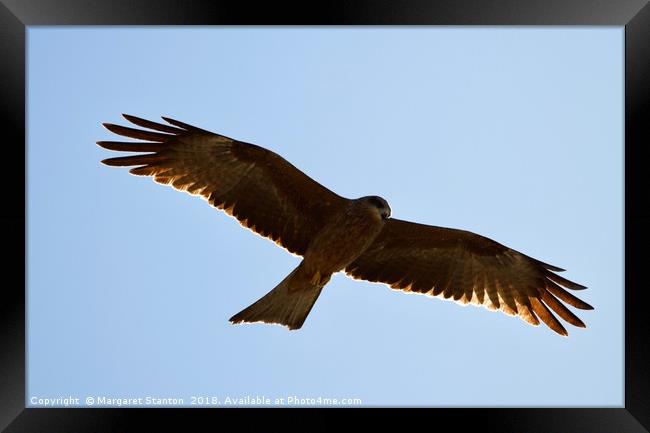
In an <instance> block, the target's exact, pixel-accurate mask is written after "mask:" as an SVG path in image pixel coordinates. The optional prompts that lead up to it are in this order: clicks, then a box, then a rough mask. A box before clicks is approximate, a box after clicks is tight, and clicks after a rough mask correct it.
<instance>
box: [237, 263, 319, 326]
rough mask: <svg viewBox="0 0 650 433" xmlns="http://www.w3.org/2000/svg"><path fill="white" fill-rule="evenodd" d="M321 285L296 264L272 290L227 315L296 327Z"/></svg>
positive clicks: (243, 319)
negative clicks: (311, 279)
mask: <svg viewBox="0 0 650 433" xmlns="http://www.w3.org/2000/svg"><path fill="white" fill-rule="evenodd" d="M322 289H323V284H315V283H314V282H312V281H310V279H309V278H308V277H307V276H306V275H305V273H304V272H303V271H302V267H301V266H298V267H297V268H296V269H294V270H293V272H291V273H290V274H289V275H288V276H287V277H286V278H285V279H284V280H282V282H281V283H280V284H278V285H277V286H276V287H275V288H274V289H273V290H271V291H270V292H269V293H267V294H266V295H264V296H263V297H262V298H260V299H259V300H258V301H257V302H255V303H254V304H252V305H250V306H249V307H247V308H245V309H243V310H242V311H240V312H239V313H237V314H235V315H234V316H232V317H231V318H230V321H231V322H232V323H242V322H245V323H255V322H263V323H276V324H279V325H283V326H286V327H288V328H289V329H292V330H293V329H300V328H301V327H302V324H303V323H304V322H305V319H306V318H307V315H309V312H310V311H311V309H312V307H313V306H314V303H315V302H316V299H318V296H319V295H320V292H321V290H322Z"/></svg>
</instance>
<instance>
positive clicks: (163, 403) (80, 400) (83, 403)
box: [27, 395, 362, 408]
mask: <svg viewBox="0 0 650 433" xmlns="http://www.w3.org/2000/svg"><path fill="white" fill-rule="evenodd" d="M361 404H362V402H361V399H360V398H353V397H341V396H338V397H332V396H327V397H325V396H311V397H309V396H299V395H284V396H273V397H269V396H265V395H225V396H216V395H191V396H187V397H160V396H154V395H147V396H137V397H135V396H129V397H126V396H120V397H116V396H106V395H85V396H74V395H68V396H52V397H47V396H37V395H34V396H30V397H29V399H28V401H27V406H28V407H58V408H62V407H224V406H267V407H268V406H359V405H361Z"/></svg>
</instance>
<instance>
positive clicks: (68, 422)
mask: <svg viewBox="0 0 650 433" xmlns="http://www.w3.org/2000/svg"><path fill="white" fill-rule="evenodd" d="M154 24H155V25H189V24H203V25H206V24H212V25H225V24H228V25H233V24H245V25H271V24H272V25H352V24H354V25H389V24H390V25H581V26H585V25H611V26H625V171H624V173H625V205H624V209H625V258H624V259H625V295H626V296H625V402H624V407H621V408H585V409H576V408H559V407H558V408H536V409H533V408H530V409H526V408H465V409H460V408H459V409H447V408H444V409H443V408H440V409H438V408H430V409H400V410H399V413H398V412H396V410H388V409H386V408H380V409H355V410H349V409H325V410H319V409H300V410H298V411H294V410H286V409H285V410H272V409H254V412H255V413H254V416H251V414H249V413H248V412H249V410H243V409H203V410H189V409H143V410H135V409H32V408H29V409H27V408H25V377H26V376H25V336H26V332H25V323H26V322H25V291H24V290H25V288H26V283H27V282H26V277H25V275H26V273H25V266H26V262H25V260H26V254H25V253H26V251H25V245H26V236H28V235H29V234H28V233H27V232H26V213H27V212H28V209H26V207H25V191H26V190H25V189H20V188H18V185H20V179H23V180H25V179H26V172H25V170H26V169H27V168H26V166H25V147H24V146H25V143H26V141H25V139H26V136H25V130H26V128H25V108H26V107H25V90H26V87H25V58H26V56H25V49H26V27H27V26H32V25H52V26H62V25H154ZM0 56H1V57H0V58H1V59H2V68H0V106H1V107H2V119H3V122H2V129H3V131H2V136H3V143H2V146H3V152H2V157H3V159H4V164H3V180H4V182H5V185H7V186H6V187H5V188H4V189H3V194H4V197H3V206H2V213H1V214H0V221H1V223H2V228H3V236H2V238H3V241H4V242H3V246H4V250H5V253H6V254H4V258H3V260H1V261H0V262H1V263H2V265H1V266H2V275H3V276H9V275H10V276H12V277H14V278H11V279H9V280H7V279H5V281H7V282H5V284H4V285H3V287H2V297H1V298H0V299H1V301H0V320H1V321H2V334H1V337H0V338H2V344H1V346H0V347H1V350H0V366H1V369H0V372H1V374H0V427H1V428H3V429H5V430H4V431H7V432H38V431H46V432H59V431H60V432H72V431H89V432H90V431H92V432H101V431H112V432H115V431H137V430H138V428H137V427H136V425H137V424H138V423H139V422H142V421H144V422H146V423H147V428H146V430H147V431H152V430H156V431H160V430H169V429H173V430H178V427H175V426H176V425H179V423H182V425H183V426H184V427H182V428H183V431H187V430H193V428H192V425H199V424H198V423H209V424H206V425H210V426H213V428H214V427H219V426H220V427H221V428H225V426H226V425H227V424H232V423H235V425H239V426H242V427H241V428H240V429H243V430H250V429H255V430H258V429H260V428H264V429H265V430H270V431H274V430H276V429H277V428H278V427H277V426H275V423H278V424H280V423H282V424H283V425H284V427H283V429H287V428H288V429H291V428H293V429H294V430H300V431H312V430H319V431H321V430H333V429H338V428H342V427H343V426H344V424H343V421H342V420H340V419H339V415H345V416H352V417H353V418H359V420H360V421H363V422H364V424H365V423H366V422H373V423H380V424H382V426H384V427H388V428H390V425H391V424H393V425H395V426H400V428H405V427H408V426H409V425H412V426H414V427H415V426H416V425H417V424H419V423H420V422H421V423H423V424H424V423H432V422H433V423H435V425H437V426H440V427H441V428H445V429H447V428H449V427H443V426H459V427H466V428H470V427H473V428H474V429H477V430H478V429H480V431H499V432H543V433H548V432H555V431H557V432H590V433H594V432H647V431H648V429H649V428H650V397H649V395H648V384H649V383H650V377H649V374H648V365H650V359H649V357H648V347H649V346H650V345H649V344H648V339H647V338H646V334H645V332H644V331H645V330H646V329H647V328H648V320H647V317H648V315H647V313H644V310H645V308H644V306H645V302H644V301H645V299H644V298H645V296H646V293H647V292H648V289H647V286H646V284H644V282H645V279H644V278H643V276H642V272H643V264H644V261H645V258H646V254H645V249H644V245H647V244H648V241H650V239H649V236H648V233H649V230H648V227H650V206H649V205H648V200H647V198H646V199H644V197H647V195H648V193H647V191H646V186H647V185H648V175H647V169H646V170H643V168H645V167H644V166H645V165H646V162H645V159H644V158H643V154H642V152H643V150H644V146H647V145H648V144H649V143H650V140H649V137H648V135H649V134H648V130H649V128H648V127H647V126H646V125H647V124H648V115H649V114H650V6H648V2H647V1H646V0H626V1H611V0H610V1H607V0H571V1H566V0H527V1H524V0H520V1H518V0H492V1H478V0H462V1H461V0H458V1H449V0H447V1H431V0H429V1H426V0H408V1H400V2H395V1H390V0H381V1H379V0H374V1H373V0H366V1H355V2H352V1H348V2H343V1H327V2H320V3H317V4H316V3H311V2H303V3H297V2H286V3H279V2H268V3H262V2H260V4H251V3H250V2H246V1H240V2H225V1H212V2H207V1H206V2H194V1H192V2H189V1H188V2H181V1H174V0H161V1H153V0H147V1H142V0H141V1H134V0H111V1H106V0H94V1H82V0H56V1H53V0H29V1H28V0H3V1H2V4H0ZM588 217H589V216H588V215H586V216H585V218H588ZM21 264H22V266H21ZM596 380H598V377H594V381H596ZM405 411H408V414H404V413H403V412H405ZM405 415H408V417H405ZM303 417H310V418H315V419H312V420H310V421H309V423H308V424H305V423H303V422H300V421H298V420H299V419H302V418H303ZM225 418H228V420H226V419H225ZM226 422H227V424H226ZM346 424H347V421H346ZM424 425H428V424H424ZM255 427H257V428H255Z"/></svg>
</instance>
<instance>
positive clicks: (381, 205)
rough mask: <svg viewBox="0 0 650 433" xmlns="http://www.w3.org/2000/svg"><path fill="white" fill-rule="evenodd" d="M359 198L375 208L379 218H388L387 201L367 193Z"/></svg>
mask: <svg viewBox="0 0 650 433" xmlns="http://www.w3.org/2000/svg"><path fill="white" fill-rule="evenodd" d="M359 200H361V201H363V202H365V203H368V204H370V205H371V206H373V207H375V208H377V211H378V212H379V215H380V216H381V219H384V220H385V219H387V218H390V206H388V202H387V201H386V200H384V199H383V198H381V197H379V196H376V195H369V196H366V197H361V198H360V199H359Z"/></svg>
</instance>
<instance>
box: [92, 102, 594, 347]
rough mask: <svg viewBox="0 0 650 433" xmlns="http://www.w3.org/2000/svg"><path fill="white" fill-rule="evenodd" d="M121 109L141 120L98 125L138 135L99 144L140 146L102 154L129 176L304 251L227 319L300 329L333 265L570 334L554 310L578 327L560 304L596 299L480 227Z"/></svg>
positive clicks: (171, 122) (252, 146) (189, 128)
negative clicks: (442, 223) (426, 220)
mask: <svg viewBox="0 0 650 433" xmlns="http://www.w3.org/2000/svg"><path fill="white" fill-rule="evenodd" d="M123 116H124V118H125V119H126V120H128V121H129V122H131V123H132V124H134V125H136V126H139V127H141V128H144V129H138V128H133V127H125V126H120V125H115V124H111V123H104V124H103V125H104V126H105V127H106V128H107V129H108V130H109V131H111V132H113V133H115V134H118V135H121V136H125V137H129V138H132V139H137V140H141V141H138V142H121V141H98V142H97V144H98V145H99V146H101V147H103V148H105V149H109V150H114V151H124V152H137V153H138V154H136V155H132V156H120V157H116V158H109V159H105V160H103V161H102V162H103V163H104V164H106V165H109V166H117V167H123V166H135V167H134V168H131V169H130V171H129V172H130V173H132V174H134V175H138V176H151V177H153V179H154V181H156V182H158V183H161V184H165V185H171V186H172V187H174V188H175V189H177V190H179V191H186V192H188V193H190V194H192V195H199V196H201V197H203V198H204V199H206V200H207V201H208V203H210V204H211V205H212V206H214V207H216V208H218V209H221V210H223V211H224V212H226V213H227V214H229V215H231V216H233V217H235V218H236V219H237V220H238V221H239V222H240V223H241V225H243V226H244V227H246V228H248V229H250V230H252V231H254V232H256V233H258V234H260V235H262V236H264V237H267V238H269V239H271V240H273V241H275V243H276V244H278V245H280V246H282V247H284V248H285V249H287V250H288V251H289V252H291V253H294V254H296V255H299V256H302V257H303V259H302V261H301V262H300V264H299V265H298V266H297V267H296V268H295V269H294V270H293V271H292V272H291V273H289V275H287V277H286V278H284V279H283V280H282V281H281V282H280V283H279V284H278V285H277V286H276V287H275V288H274V289H273V290H271V291H270V292H268V293H267V294H266V295H264V296H263V297H262V298H260V299H259V300H258V301H257V302H255V303H253V304H252V305H250V306H249V307H247V308H245V309H244V310H242V311H240V312H239V313H237V314H235V315H234V316H233V317H231V318H230V321H231V322H232V323H242V322H249V323H252V322H264V323H276V324H280V325H284V326H286V327H288V328H289V329H299V328H301V327H302V325H303V323H304V322H305V319H306V318H307V315H308V314H309V312H310V311H311V309H312V307H313V305H314V303H315V302H316V299H318V296H319V295H320V293H321V290H322V289H323V287H324V286H325V285H326V284H327V283H328V281H329V280H330V278H331V276H332V274H334V273H335V272H339V271H343V272H345V273H346V274H347V275H348V276H350V277H352V278H355V279H361V280H367V281H372V282H380V283H384V284H387V285H389V286H390V287H391V288H393V289H397V290H402V291H405V292H414V293H421V294H424V295H429V296H434V297H438V298H441V299H446V300H453V301H456V302H457V303H460V304H465V305H466V304H473V305H480V306H484V307H486V308H488V309H491V310H500V311H502V312H504V313H506V314H509V315H513V316H515V315H516V316H519V317H520V318H521V319H523V320H524V321H526V322H527V323H529V324H531V325H535V326H536V325H538V324H539V319H541V320H542V321H543V322H544V323H545V324H546V325H547V326H548V327H549V328H551V329H552V330H553V331H555V332H557V333H558V334H560V335H564V336H567V335H568V333H567V331H566V329H565V328H564V326H563V325H562V323H561V322H560V321H559V320H558V319H557V318H556V316H555V315H554V314H553V312H555V313H556V314H557V315H558V316H560V317H561V318H562V319H563V320H565V321H566V322H568V323H570V324H572V325H574V326H578V327H583V328H584V327H585V324H584V323H583V322H582V321H581V320H580V319H579V318H578V317H577V316H576V315H575V314H574V313H573V312H571V310H569V309H568V308H567V307H566V306H565V304H564V303H566V304H568V305H571V306H573V307H576V308H580V309H584V310H591V309H593V307H591V306H590V305H589V304H587V303H586V302H584V301H582V300H580V299H578V298H577V297H576V296H574V295H572V294H571V293H569V292H568V291H567V290H566V289H570V290H581V289H585V288H586V287H585V286H582V285H580V284H576V283H574V282H571V281H569V280H567V279H565V278H563V277H561V276H559V275H558V274H557V272H561V271H563V269H560V268H558V267H555V266H552V265H549V264H547V263H544V262H541V261H539V260H537V259H534V258H532V257H529V256H527V255H525V254H522V253H520V252H518V251H515V250H513V249H511V248H508V247H506V246H504V245H502V244H500V243H498V242H495V241H493V240H491V239H488V238H486V237H484V236H481V235H478V234H475V233H471V232H468V231H464V230H457V229H452V228H445V227H436V226H430V225H424V224H418V223H414V222H409V221H402V220H399V219H395V218H391V217H390V216H391V209H390V206H389V205H388V203H387V202H386V200H384V199H383V198H381V197H379V196H375V195H371V196H366V197H361V198H357V199H348V198H344V197H341V196H339V195H337V194H335V193H334V192H332V191H330V190H329V189H327V188H325V187H324V186H322V185H320V184H319V183H318V182H316V181H314V180H313V179H312V178H310V177H309V176H307V175H306V174H304V173H303V172H301V171H300V170H299V169H297V168H296V167H294V166H293V165H292V164H290V163H289V162H288V161H286V160H285V159H284V158H282V157H281V156H279V155H278V154H276V153H274V152H272V151H270V150H268V149H265V148H263V147H260V146H257V145H255V144H251V143H245V142H242V141H239V140H235V139H232V138H229V137H226V136H223V135H220V134H215V133H212V132H209V131H206V130H204V129H201V128H198V127H196V126H192V125H188V124H186V123H183V122H179V121H177V120H174V119H170V118H167V117H163V120H164V121H166V122H167V123H168V124H167V125H166V124H161V123H157V122H152V121H149V120H145V119H142V118H139V117H135V116H131V115H126V114H123ZM143 152H144V153H143Z"/></svg>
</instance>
